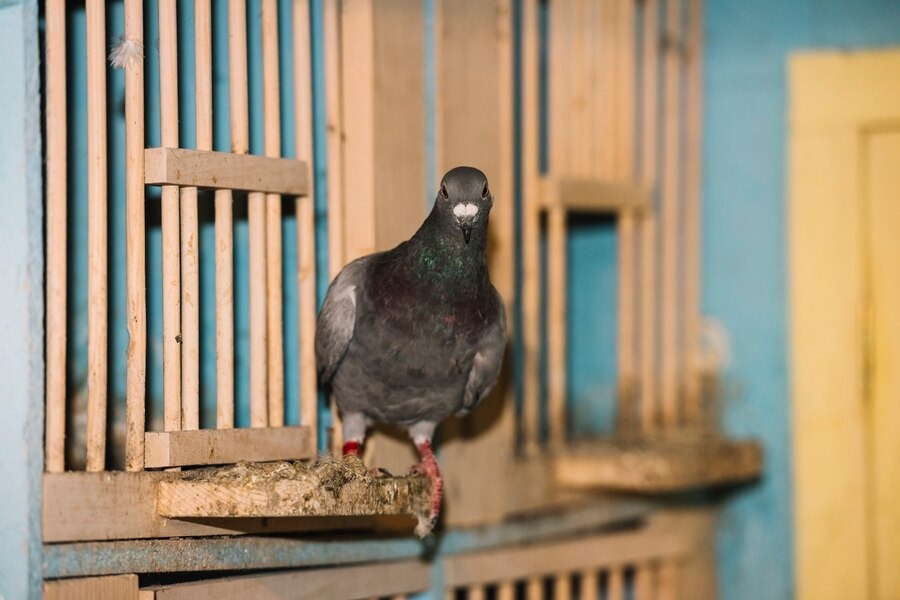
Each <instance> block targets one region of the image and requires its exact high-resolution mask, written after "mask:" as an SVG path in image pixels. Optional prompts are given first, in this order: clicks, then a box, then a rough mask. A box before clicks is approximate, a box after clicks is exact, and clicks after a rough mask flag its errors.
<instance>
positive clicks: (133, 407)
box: [125, 0, 147, 471]
mask: <svg viewBox="0 0 900 600" xmlns="http://www.w3.org/2000/svg"><path fill="white" fill-rule="evenodd" d="M125 37H126V38H127V39H129V40H132V41H134V42H136V43H137V44H138V45H139V46H140V47H143V39H144V5H143V1H142V0H126V2H125ZM145 211H146V205H145V189H144V61H142V60H135V61H132V62H131V64H129V65H127V66H126V67H125V231H126V236H125V238H126V239H125V262H126V265H127V269H126V271H127V272H126V274H125V290H126V292H125V293H126V296H127V298H128V305H127V315H128V323H127V328H128V351H127V355H126V372H125V397H126V408H125V423H126V425H125V468H126V469H128V470H129V471H140V470H142V469H143V468H144V428H145V423H144V421H145V419H146V393H147V270H146V261H147V257H146V252H147V250H146V247H147V246H146V229H145V227H144V219H145Z"/></svg>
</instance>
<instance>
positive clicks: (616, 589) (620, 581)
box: [606, 566, 625, 600]
mask: <svg viewBox="0 0 900 600" xmlns="http://www.w3.org/2000/svg"><path fill="white" fill-rule="evenodd" d="M606 598H607V600H625V570H624V568H623V567H622V566H616V567H613V568H612V569H610V570H609V576H608V578H607V580H606Z"/></svg>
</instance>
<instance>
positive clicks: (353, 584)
mask: <svg viewBox="0 0 900 600" xmlns="http://www.w3.org/2000/svg"><path fill="white" fill-rule="evenodd" d="M429 582H430V573H429V570H428V566H427V565H426V564H425V563H423V562H421V561H417V560H408V561H403V562H393V563H377V564H370V565H360V566H348V567H336V568H330V569H307V570H298V571H283V572H275V573H264V574H257V575H242V576H237V577H226V578H218V579H212V580H207V581H196V582H191V583H179V584H174V585H169V586H159V587H155V588H151V591H152V592H153V596H152V598H154V599H155V600H193V599H194V598H218V599H219V600H243V599H244V598H273V599H274V598H296V599H297V600H304V599H311V600H312V599H316V600H318V599H319V598H329V599H334V600H356V599H358V598H368V597H376V598H377V597H383V596H390V595H392V594H396V593H399V592H420V591H423V590H426V589H428V586H429ZM401 597H402V596H401Z"/></svg>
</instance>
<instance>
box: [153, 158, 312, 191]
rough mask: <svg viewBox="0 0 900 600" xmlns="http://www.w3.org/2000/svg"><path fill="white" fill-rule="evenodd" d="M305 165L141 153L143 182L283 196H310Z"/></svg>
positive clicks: (277, 160) (283, 160)
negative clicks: (142, 157) (142, 156)
mask: <svg viewBox="0 0 900 600" xmlns="http://www.w3.org/2000/svg"><path fill="white" fill-rule="evenodd" d="M308 171H309V169H308V168H307V165H306V163H305V162H303V161H300V160H291V159H288V158H271V157H267V156H254V155H251V154H231V153H229V152H209V151H206V150H187V149H184V148H147V149H145V150H144V183H145V184H147V185H179V186H191V187H199V188H214V189H224V190H242V191H246V192H267V193H271V194H284V195H286V196H305V195H307V194H309V177H308Z"/></svg>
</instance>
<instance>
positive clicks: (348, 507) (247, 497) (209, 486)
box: [157, 456, 431, 518]
mask: <svg viewBox="0 0 900 600" xmlns="http://www.w3.org/2000/svg"><path fill="white" fill-rule="evenodd" d="M157 489H158V491H157V510H158V511H159V514H160V515H162V516H165V517H179V518H185V517H310V516H315V517H319V516H322V517H325V516H335V515H339V516H365V515H405V514H412V515H422V516H425V515H427V514H428V512H429V511H430V509H431V483H430V481H429V480H428V479H426V478H424V477H418V476H416V477H413V476H407V477H373V476H372V475H370V474H369V471H368V469H367V468H366V466H365V464H364V463H363V462H362V460H360V459H359V458H357V457H354V456H350V457H345V458H344V459H342V460H338V459H326V460H322V461H320V462H318V463H316V464H315V465H312V466H310V465H307V464H305V463H301V462H294V463H290V462H274V463H239V464H237V465H233V466H228V467H217V468H206V469H197V470H194V471H188V472H186V473H184V476H183V477H181V478H179V479H175V480H171V481H161V482H160V483H159V486H158V488H157Z"/></svg>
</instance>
